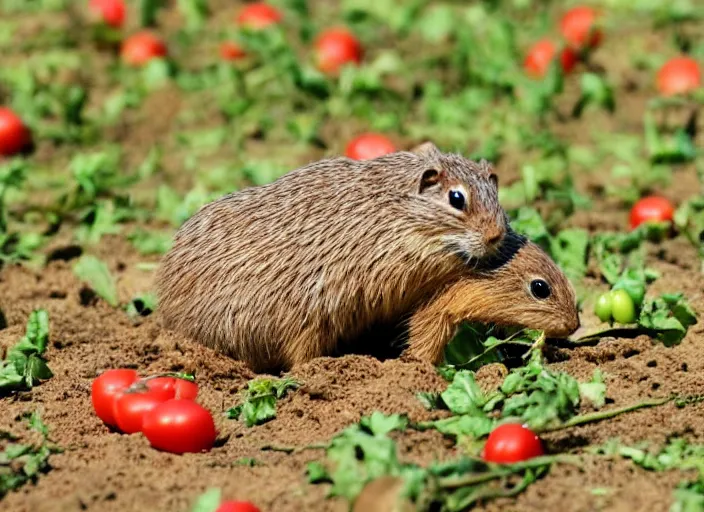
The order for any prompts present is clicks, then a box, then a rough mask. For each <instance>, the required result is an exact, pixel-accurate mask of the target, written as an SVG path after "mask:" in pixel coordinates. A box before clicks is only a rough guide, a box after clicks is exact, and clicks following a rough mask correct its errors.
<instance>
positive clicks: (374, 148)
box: [345, 133, 396, 160]
mask: <svg viewBox="0 0 704 512" xmlns="http://www.w3.org/2000/svg"><path fill="white" fill-rule="evenodd" d="M394 151H396V147H395V146H394V144H393V142H391V141H390V140H389V139H388V138H386V137H385V136H383V135H382V134H380V133H363V134H362V135H359V136H358V137H355V138H354V139H352V140H351V141H350V142H349V143H348V144H347V148H346V149H345V155H346V156H347V157H348V158H353V159H355V160H370V159H372V158H376V157H379V156H382V155H387V154H389V153H393V152H394Z"/></svg>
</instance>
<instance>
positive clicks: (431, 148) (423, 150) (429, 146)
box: [411, 141, 442, 157]
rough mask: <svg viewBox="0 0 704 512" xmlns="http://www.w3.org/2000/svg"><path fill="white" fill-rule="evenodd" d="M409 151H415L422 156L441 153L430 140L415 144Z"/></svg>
mask: <svg viewBox="0 0 704 512" xmlns="http://www.w3.org/2000/svg"><path fill="white" fill-rule="evenodd" d="M411 153H415V154H416V155H418V156H423V157H433V156H438V155H441V154H442V153H441V152H440V150H439V149H438V147H437V146H436V145H435V144H433V143H432V142H430V141H428V142H423V143H422V144H419V145H417V146H416V147H414V148H413V149H411Z"/></svg>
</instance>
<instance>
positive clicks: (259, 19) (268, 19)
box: [237, 2, 283, 30]
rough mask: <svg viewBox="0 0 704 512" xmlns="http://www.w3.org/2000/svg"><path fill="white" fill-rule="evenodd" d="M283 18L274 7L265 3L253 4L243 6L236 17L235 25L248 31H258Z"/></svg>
mask: <svg viewBox="0 0 704 512" xmlns="http://www.w3.org/2000/svg"><path fill="white" fill-rule="evenodd" d="M282 18H283V16H282V15H281V12H280V11H279V10H278V9H277V8H276V7H274V6H272V5H269V4H267V3H266V2H255V3H252V4H248V5H245V6H244V7H243V8H242V10H241V11H240V12H239V14H238V15H237V23H238V24H239V25H241V26H243V27H247V28H249V29H254V30H259V29H263V28H266V27H268V26H270V25H276V24H277V23H279V22H280V21H281V19H282Z"/></svg>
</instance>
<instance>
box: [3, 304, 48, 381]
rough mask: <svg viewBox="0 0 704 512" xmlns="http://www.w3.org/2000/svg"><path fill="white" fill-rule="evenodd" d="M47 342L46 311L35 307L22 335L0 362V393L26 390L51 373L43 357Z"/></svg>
mask: <svg viewBox="0 0 704 512" xmlns="http://www.w3.org/2000/svg"><path fill="white" fill-rule="evenodd" d="M48 342H49V314H48V313H47V312H46V310H44V309H36V310H34V311H32V313H30V315H29V319H28V320H27V330H26V332H25V335H24V336H22V338H21V339H20V340H19V341H18V342H17V343H16V344H15V345H14V346H13V347H12V348H10V349H9V350H8V352H7V355H6V357H5V359H4V360H3V361H1V362H0V393H2V394H4V393H7V392H10V391H17V390H22V389H30V388H32V387H33V386H36V385H37V384H38V383H39V381H41V380H46V379H49V378H51V377H52V376H53V374H52V372H51V370H50V369H49V366H48V365H47V362H46V359H44V356H43V354H44V352H45V351H46V346H47V343H48Z"/></svg>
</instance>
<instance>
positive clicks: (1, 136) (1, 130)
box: [0, 107, 32, 156]
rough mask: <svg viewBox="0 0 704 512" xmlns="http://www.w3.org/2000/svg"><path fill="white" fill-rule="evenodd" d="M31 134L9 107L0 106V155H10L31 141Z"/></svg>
mask: <svg viewBox="0 0 704 512" xmlns="http://www.w3.org/2000/svg"><path fill="white" fill-rule="evenodd" d="M31 139H32V134H31V133H30V131H29V128H27V127H26V126H25V124H24V123H23V122H22V119H20V118H19V116H17V114H15V113H14V112H13V111H12V110H10V109H9V108H4V107H0V155H2V156H12V155H15V154H17V153H19V152H20V151H22V150H23V149H24V148H25V147H27V145H28V144H29V143H30V142H31Z"/></svg>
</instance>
